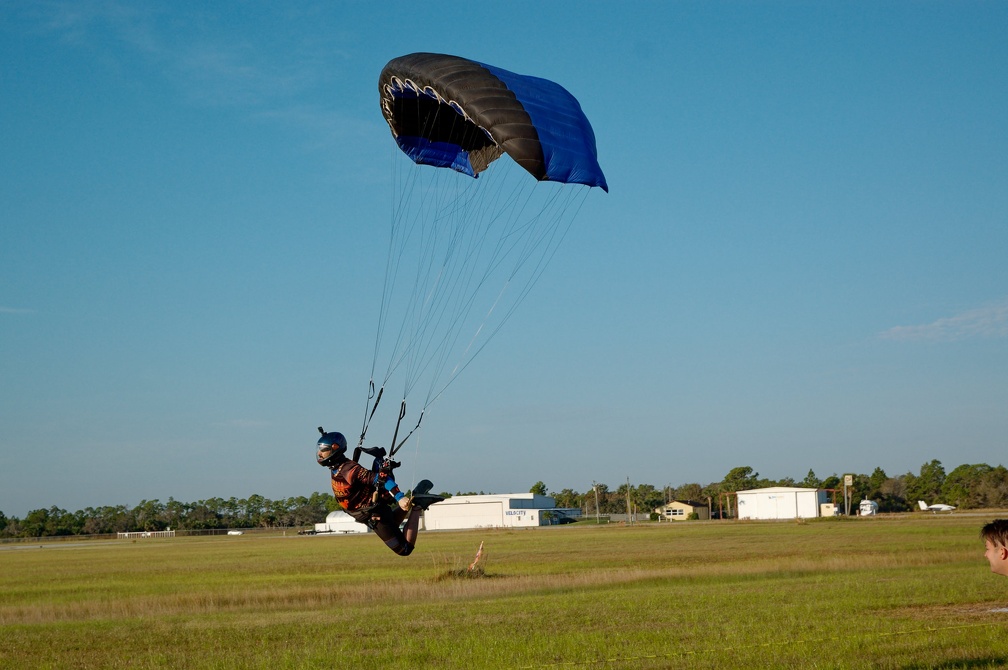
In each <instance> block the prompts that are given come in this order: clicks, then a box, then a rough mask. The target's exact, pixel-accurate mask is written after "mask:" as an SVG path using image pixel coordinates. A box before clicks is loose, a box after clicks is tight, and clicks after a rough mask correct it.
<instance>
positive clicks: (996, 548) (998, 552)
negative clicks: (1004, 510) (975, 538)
mask: <svg viewBox="0 0 1008 670" xmlns="http://www.w3.org/2000/svg"><path fill="white" fill-rule="evenodd" d="M980 537H982V538H983V541H984V548H985V549H986V551H984V556H985V557H986V558H987V561H988V562H989V563H990V569H991V572H993V573H994V574H996V575H1004V576H1006V577H1008V519H995V520H994V521H991V522H990V523H989V524H987V525H986V526H984V527H983V528H981V529H980Z"/></svg>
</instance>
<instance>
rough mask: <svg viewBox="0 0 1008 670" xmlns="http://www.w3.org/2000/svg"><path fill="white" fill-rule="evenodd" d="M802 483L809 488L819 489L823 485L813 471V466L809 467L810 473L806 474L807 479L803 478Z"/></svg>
mask: <svg viewBox="0 0 1008 670" xmlns="http://www.w3.org/2000/svg"><path fill="white" fill-rule="evenodd" d="M801 485H802V486H804V487H805V488H809V489H817V488H819V487H820V486H821V485H822V481H820V479H819V478H818V477H816V474H815V473H814V472H812V468H809V471H808V474H807V475H805V479H803V480H801Z"/></svg>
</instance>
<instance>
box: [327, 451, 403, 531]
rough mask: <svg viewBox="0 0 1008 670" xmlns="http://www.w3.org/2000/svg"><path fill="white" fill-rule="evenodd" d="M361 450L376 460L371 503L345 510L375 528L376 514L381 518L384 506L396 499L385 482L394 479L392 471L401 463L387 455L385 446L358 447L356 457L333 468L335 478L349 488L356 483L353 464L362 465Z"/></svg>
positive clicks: (373, 465) (373, 464) (385, 507)
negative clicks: (353, 475) (352, 471)
mask: <svg viewBox="0 0 1008 670" xmlns="http://www.w3.org/2000/svg"><path fill="white" fill-rule="evenodd" d="M361 452H364V453H366V454H368V455H369V456H373V457H374V462H373V463H372V465H371V470H370V472H371V473H372V476H371V479H370V482H369V486H370V493H371V495H370V496H369V498H370V501H371V503H370V504H369V505H364V506H362V507H359V508H358V509H356V510H352V511H351V510H345V511H346V513H347V514H349V515H350V516H352V517H353V518H354V520H356V521H357V522H359V523H362V524H364V525H366V526H367V527H368V528H370V529H371V530H374V528H375V525H377V522H378V519H375V516H378V517H379V519H380V517H381V513H382V512H383V508H384V509H387V508H388V506H389V505H390V504H391V502H393V501H394V500H393V498H392V496H391V494H390V493H389V492H388V491H387V490H386V489H385V486H384V482H385V481H386V480H388V479H394V478H393V477H392V473H393V471H394V470H395V469H396V468H398V467H399V466H400V465H401V463H399V462H397V461H393V460H392V459H391V458H388V457H386V454H385V448H384V447H357V448H356V449H355V450H354V457H353V459H352V460H346V461H343V462H342V463H340V464H339V465H338V466H336V467H335V468H331V470H332V477H333V479H338V480H339V481H341V482H343V484H345V485H346V486H347V488H348V489H350V488H352V487H353V486H354V483H353V482H351V481H350V478H349V475H348V473H349V472H350V469H351V467H352V466H353V465H360V463H359V461H358V459H359V458H360V455H361Z"/></svg>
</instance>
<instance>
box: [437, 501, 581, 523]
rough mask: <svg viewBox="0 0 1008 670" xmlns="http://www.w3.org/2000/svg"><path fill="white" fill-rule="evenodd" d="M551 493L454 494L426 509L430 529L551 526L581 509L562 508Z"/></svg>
mask: <svg viewBox="0 0 1008 670" xmlns="http://www.w3.org/2000/svg"><path fill="white" fill-rule="evenodd" d="M555 505H556V502H555V501H554V499H553V498H552V497H551V496H541V495H539V494H537V493H504V494H499V495H477V496H452V497H451V498H446V499H445V500H442V501H441V502H438V503H434V504H433V505H431V506H430V509H428V510H427V511H426V512H425V513H424V528H425V529H426V530H458V529H462V528H528V527H532V526H548V525H550V524H553V523H556V522H557V520H558V519H560V518H569V517H571V516H574V513H575V512H576V513H577V515H580V512H581V510H560V509H557V508H556V507H555Z"/></svg>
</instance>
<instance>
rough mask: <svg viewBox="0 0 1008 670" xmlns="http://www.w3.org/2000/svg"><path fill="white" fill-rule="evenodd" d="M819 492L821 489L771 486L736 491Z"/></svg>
mask: <svg viewBox="0 0 1008 670" xmlns="http://www.w3.org/2000/svg"><path fill="white" fill-rule="evenodd" d="M819 490H821V489H810V488H803V487H801V486H769V487H767V488H765V489H747V490H745V491H736V492H735V493H805V492H810V491H811V492H815V491H819Z"/></svg>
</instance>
